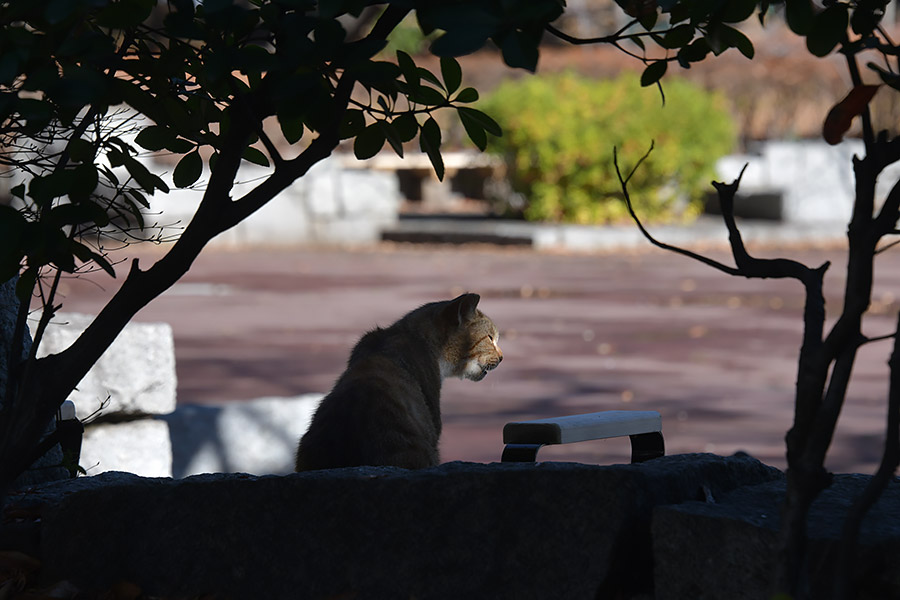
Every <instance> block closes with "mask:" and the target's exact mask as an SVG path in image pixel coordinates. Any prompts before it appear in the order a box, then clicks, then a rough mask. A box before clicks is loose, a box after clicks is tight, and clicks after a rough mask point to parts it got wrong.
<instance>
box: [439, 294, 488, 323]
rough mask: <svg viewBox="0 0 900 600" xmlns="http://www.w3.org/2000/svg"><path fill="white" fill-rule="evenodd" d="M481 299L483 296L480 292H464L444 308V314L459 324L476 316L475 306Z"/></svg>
mask: <svg viewBox="0 0 900 600" xmlns="http://www.w3.org/2000/svg"><path fill="white" fill-rule="evenodd" d="M479 300H481V296H479V295H478V294H463V295H462V296H459V297H457V298H454V299H453V300H451V301H450V304H448V305H447V308H445V309H444V314H445V315H447V317H448V318H450V319H451V320H452V321H455V323H456V324H457V325H461V324H462V323H465V322H466V321H468V320H470V319H471V318H472V317H474V316H475V308H476V307H477V306H478V301H479Z"/></svg>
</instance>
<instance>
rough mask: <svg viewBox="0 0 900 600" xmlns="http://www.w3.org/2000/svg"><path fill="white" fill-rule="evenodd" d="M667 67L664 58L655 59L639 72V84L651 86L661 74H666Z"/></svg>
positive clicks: (660, 77) (667, 64)
mask: <svg viewBox="0 0 900 600" xmlns="http://www.w3.org/2000/svg"><path fill="white" fill-rule="evenodd" d="M668 67H669V63H668V62H666V61H664V60H657V61H654V62H652V63H650V64H649V65H647V68H646V69H644V72H643V73H641V85H642V86H643V87H647V86H651V85H653V84H655V83H657V82H658V81H659V80H660V79H662V76H663V75H665V74H666V69H667V68H668Z"/></svg>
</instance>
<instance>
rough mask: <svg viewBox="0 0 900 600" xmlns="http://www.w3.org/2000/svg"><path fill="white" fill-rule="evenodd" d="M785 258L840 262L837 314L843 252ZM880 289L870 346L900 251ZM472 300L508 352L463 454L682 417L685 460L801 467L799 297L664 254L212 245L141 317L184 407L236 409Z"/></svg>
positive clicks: (447, 456) (674, 428)
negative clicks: (547, 430)
mask: <svg viewBox="0 0 900 600" xmlns="http://www.w3.org/2000/svg"><path fill="white" fill-rule="evenodd" d="M710 253H711V254H712V255H713V256H716V257H717V258H720V259H723V260H727V257H726V256H725V255H724V254H722V253H721V252H719V251H717V250H712V251H710ZM760 253H761V254H762V255H766V256H775V255H777V254H779V251H777V250H774V249H771V248H770V249H764V250H761V251H760ZM781 253H785V254H790V255H791V256H793V257H797V258H800V259H802V260H804V261H805V262H807V263H809V264H815V265H818V264H820V263H821V262H822V261H823V260H825V259H830V260H832V261H833V262H834V263H835V264H834V266H833V267H832V269H831V272H830V273H829V275H828V277H827V282H828V297H829V304H828V308H829V310H830V311H831V313H830V314H831V315H832V316H833V315H834V314H835V312H836V311H837V310H838V309H839V307H840V293H841V289H842V284H843V277H842V273H841V271H842V264H843V258H842V256H843V255H842V253H841V251H840V250H839V249H837V248H832V249H824V250H812V249H805V250H785V251H783V252H781ZM148 258H149V257H148V256H144V260H147V259H148ZM878 281H879V287H878V288H877V290H876V294H875V298H876V302H875V305H874V307H873V313H874V314H873V315H872V316H871V318H869V320H868V321H867V324H866V331H867V333H869V334H871V335H879V334H884V333H888V332H889V331H890V328H891V327H892V325H893V319H894V316H893V315H895V314H896V311H897V308H898V304H897V301H896V299H898V298H900V253H898V252H893V253H891V252H888V253H885V254H884V255H882V256H881V257H880V258H879V262H878ZM103 285H109V281H108V280H103ZM113 289H114V286H113V287H111V288H109V289H101V288H100V287H98V286H97V285H94V284H93V283H91V281H90V280H86V279H82V280H73V281H69V282H68V283H67V284H66V289H65V292H66V295H67V297H66V299H65V305H64V310H67V311H85V312H91V311H96V310H97V309H98V308H99V307H100V305H101V303H102V301H103V299H104V298H105V297H107V296H108V295H109V294H110V293H111V292H112V291H113ZM465 290H468V291H474V292H478V293H480V294H481V296H482V304H481V308H482V309H483V310H484V311H485V312H486V313H487V314H489V315H490V316H492V317H493V318H494V320H495V321H496V322H497V323H498V325H499V327H500V329H501V346H502V348H503V350H504V353H505V360H504V361H503V364H502V365H501V366H500V368H498V369H497V370H496V371H494V372H492V373H491V374H490V375H489V376H488V377H487V378H486V379H485V380H484V381H482V382H479V383H473V382H469V381H457V380H452V381H449V382H447V383H446V384H445V387H444V393H443V412H444V423H445V429H444V437H443V448H442V452H443V456H442V457H443V459H444V460H447V461H449V460H473V461H493V460H497V459H498V458H499V455H500V451H501V441H500V435H501V434H500V432H501V429H502V426H503V424H504V423H506V422H508V421H512V420H523V419H531V418H539V417H546V416H552V415H565V414H573V413H579V412H588V411H597V410H604V409H653V410H658V411H660V412H661V413H662V415H663V427H664V433H665V437H666V443H667V451H668V452H669V453H681V452H699V451H712V452H717V453H721V454H730V453H732V452H734V451H737V450H745V451H747V452H749V453H751V454H752V455H754V456H757V457H758V458H760V459H762V460H764V461H766V462H768V463H770V464H773V465H776V466H783V464H784V461H783V458H782V456H783V444H782V438H783V435H784V432H785V431H786V430H787V429H788V427H789V426H790V422H791V415H792V398H793V396H792V387H793V383H794V379H795V360H796V354H797V350H798V347H799V343H800V331H801V321H800V311H801V307H802V295H801V289H800V287H799V285H797V284H795V283H793V282H790V281H763V280H752V281H750V280H745V279H738V278H733V277H729V276H727V275H724V274H721V273H718V272H716V271H713V270H711V269H710V268H708V267H705V266H702V265H700V264H697V263H694V262H692V261H690V260H688V259H686V258H683V257H679V256H674V255H671V254H668V253H664V252H661V251H656V250H652V249H646V247H642V249H641V250H632V251H623V252H618V253H607V254H595V255H583V254H582V255H578V254H562V253H546V252H538V251H534V250H530V249H521V248H518V249H515V248H514V249H503V248H497V247H490V246H480V247H421V246H404V245H399V244H382V245H379V246H377V247H373V248H367V249H358V250H334V249H296V250H269V251H265V250H254V251H246V252H227V251H207V253H206V254H205V255H203V256H202V257H201V258H200V259H199V260H198V262H197V263H196V265H195V266H194V268H193V269H192V270H191V271H190V273H188V275H187V276H186V277H185V278H184V279H183V281H182V282H180V283H179V284H177V285H176V286H175V287H174V288H173V289H172V290H170V291H169V292H168V293H166V294H165V295H164V296H163V297H161V298H159V299H157V300H156V301H155V302H153V303H152V304H151V305H150V306H148V307H147V308H146V309H145V310H144V311H143V312H141V313H140V315H139V317H138V320H141V321H166V322H169V323H171V325H172V327H173V329H174V332H175V348H176V356H177V368H178V377H179V384H178V397H179V402H181V403H218V402H231V401H241V400H245V399H250V398H255V397H260V396H270V395H281V396H294V395H298V394H301V393H306V392H324V391H327V390H328V389H329V388H330V386H331V384H332V382H333V380H334V378H335V377H336V376H337V375H338V374H339V372H340V371H341V370H342V368H343V364H344V361H345V360H346V356H347V353H348V352H349V350H350V348H351V347H352V345H353V344H354V342H355V341H356V339H357V338H358V337H359V335H360V334H361V333H362V332H363V331H365V330H366V329H368V328H371V327H372V326H374V325H386V324H389V323H391V322H392V321H393V320H395V319H396V318H398V317H399V316H401V315H402V314H403V313H404V312H406V311H407V310H409V309H411V308H413V307H415V306H417V305H419V304H422V303H424V302H428V301H432V300H437V299H445V298H450V297H453V296H454V295H456V294H458V293H460V292H462V291H465ZM889 346H890V344H889V343H888V342H880V343H878V344H872V345H870V346H867V347H865V348H864V349H863V350H862V352H861V355H860V358H859V360H858V361H857V372H856V375H855V379H854V383H853V386H852V388H851V390H850V394H849V401H848V405H847V407H846V409H845V412H844V415H843V417H842V421H841V424H840V430H839V432H838V434H837V436H836V439H835V443H834V447H833V450H832V453H831V458H830V466H831V467H832V468H833V469H835V470H838V471H851V470H852V471H856V470H864V471H868V470H871V469H872V468H873V465H874V464H875V463H876V462H877V460H878V457H879V453H880V446H881V439H882V436H883V429H884V425H883V419H884V411H885V404H886V401H885V396H886V386H887V367H886V364H885V363H886V360H887V355H888V353H889V350H890V347H889ZM297 433H298V435H299V434H300V433H301V432H300V431H298V432H297ZM627 455H628V443H627V440H613V441H605V442H589V443H583V444H575V445H571V446H567V447H556V448H549V449H545V450H544V451H543V452H542V456H543V457H544V458H547V459H550V458H553V459H558V460H560V459H571V460H580V461H586V462H609V461H616V462H620V461H623V460H627Z"/></svg>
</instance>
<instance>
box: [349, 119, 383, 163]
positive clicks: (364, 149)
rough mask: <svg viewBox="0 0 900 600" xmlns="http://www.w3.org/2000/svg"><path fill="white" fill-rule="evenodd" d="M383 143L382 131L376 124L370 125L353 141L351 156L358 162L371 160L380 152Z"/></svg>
mask: <svg viewBox="0 0 900 600" xmlns="http://www.w3.org/2000/svg"><path fill="white" fill-rule="evenodd" d="M384 142H385V137H384V130H383V129H382V128H381V126H380V125H379V124H378V123H372V124H371V125H369V126H368V127H366V128H365V129H363V130H362V131H361V132H360V133H359V135H357V136H356V139H355V140H353V154H355V155H356V158H358V159H360V160H366V159H367V158H372V157H373V156H375V155H376V154H378V153H379V152H380V151H381V148H382V147H384Z"/></svg>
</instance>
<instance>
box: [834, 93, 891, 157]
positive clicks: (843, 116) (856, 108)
mask: <svg viewBox="0 0 900 600" xmlns="http://www.w3.org/2000/svg"><path fill="white" fill-rule="evenodd" d="M880 87H881V86H880V85H858V86H856V87H855V88H853V89H852V90H850V93H849V94H847V96H846V97H845V98H844V99H843V100H841V101H840V102H838V103H837V104H835V105H834V106H833V107H832V108H831V110H830V111H828V116H827V117H825V123H824V125H823V126H822V137H824V138H825V141H826V142H828V143H829V144H831V145H832V146H833V145H835V144H839V143H841V140H843V139H844V134H845V133H847V130H849V129H850V125H851V123H852V122H853V119H854V118H855V117H856V116H857V115H860V114H862V112H863V111H864V110H865V109H866V107H867V106H868V105H869V102H871V101H872V98H873V97H874V96H875V92H877V91H878V88H880Z"/></svg>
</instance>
